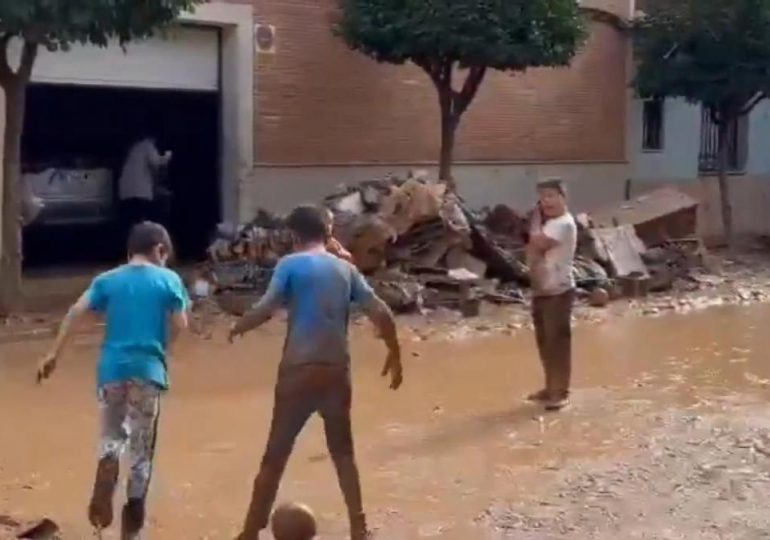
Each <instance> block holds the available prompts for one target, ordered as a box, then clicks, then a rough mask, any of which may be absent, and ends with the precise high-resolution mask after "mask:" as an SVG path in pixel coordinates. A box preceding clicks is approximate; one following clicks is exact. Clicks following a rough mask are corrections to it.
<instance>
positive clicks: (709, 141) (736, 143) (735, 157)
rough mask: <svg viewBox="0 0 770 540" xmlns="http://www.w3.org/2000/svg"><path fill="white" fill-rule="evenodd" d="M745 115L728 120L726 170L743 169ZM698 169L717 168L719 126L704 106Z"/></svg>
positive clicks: (709, 170) (713, 169)
mask: <svg viewBox="0 0 770 540" xmlns="http://www.w3.org/2000/svg"><path fill="white" fill-rule="evenodd" d="M745 120H746V119H745V117H741V118H738V119H736V120H734V121H732V122H730V126H729V127H728V129H729V135H728V139H727V141H728V148H727V170H728V171H730V172H738V171H741V170H742V169H743V164H744V162H745V158H746V152H745V142H746V138H745V133H743V131H744V129H745V127H746V122H745ZM698 169H699V170H700V171H701V172H717V171H718V170H719V126H717V124H716V122H714V120H713V119H712V118H711V114H710V113H709V111H708V109H706V108H704V109H703V112H702V118H701V131H700V155H699V156H698Z"/></svg>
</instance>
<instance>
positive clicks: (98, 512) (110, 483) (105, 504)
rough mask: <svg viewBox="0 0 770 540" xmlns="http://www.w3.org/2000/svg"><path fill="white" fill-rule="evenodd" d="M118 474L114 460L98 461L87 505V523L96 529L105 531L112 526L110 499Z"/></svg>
mask: <svg viewBox="0 0 770 540" xmlns="http://www.w3.org/2000/svg"><path fill="white" fill-rule="evenodd" d="M119 473H120V462H119V461H118V460H117V459H116V458H112V457H106V458H102V459H101V460H100V461H99V465H98V466H97V468H96V480H95V481H94V491H93V495H92V496H91V503H90V504H89V505H88V521H90V522H91V525H93V526H94V527H96V528H97V529H106V528H107V527H109V526H110V525H112V520H113V512H112V497H113V495H115V487H116V486H117V485H118V474H119Z"/></svg>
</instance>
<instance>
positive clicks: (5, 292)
mask: <svg viewBox="0 0 770 540" xmlns="http://www.w3.org/2000/svg"><path fill="white" fill-rule="evenodd" d="M0 84H1V85H2V87H3V90H4V91H5V112H6V118H5V133H4V136H3V137H4V138H3V184H2V187H3V189H2V209H3V210H2V253H0V315H8V314H9V313H12V312H13V311H16V310H18V309H19V307H20V303H21V259H22V251H21V217H22V186H21V135H22V130H23V127H24V106H25V102H26V86H27V85H26V82H22V81H20V80H18V79H11V80H8V79H1V80H0Z"/></svg>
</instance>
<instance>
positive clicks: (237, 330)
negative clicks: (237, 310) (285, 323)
mask: <svg viewBox="0 0 770 540" xmlns="http://www.w3.org/2000/svg"><path fill="white" fill-rule="evenodd" d="M280 306H281V299H280V297H279V295H278V294H276V293H275V292H274V291H272V290H271V289H268V291H267V292H266V293H265V295H264V296H263V297H262V299H261V300H260V301H259V302H258V303H257V305H255V306H254V307H253V308H252V309H251V310H250V311H249V312H248V313H246V314H245V315H244V316H243V317H241V318H240V319H238V321H237V322H236V323H235V324H234V325H233V327H232V328H231V329H230V335H229V340H230V341H231V342H232V341H233V339H235V338H236V337H238V336H242V335H243V334H245V333H246V332H250V331H251V330H254V329H256V328H259V327H260V326H262V325H263V324H265V323H266V322H267V321H269V320H270V319H271V318H272V317H273V314H274V313H275V312H276V310H277V309H278V308H279V307H280Z"/></svg>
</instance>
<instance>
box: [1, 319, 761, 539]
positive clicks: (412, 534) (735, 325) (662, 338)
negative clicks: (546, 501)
mask: <svg viewBox="0 0 770 540" xmlns="http://www.w3.org/2000/svg"><path fill="white" fill-rule="evenodd" d="M768 320H770V306H754V307H741V308H738V307H728V308H720V309H713V310H709V311H706V312H702V313H697V314H691V315H687V316H671V317H663V318H656V319H640V318H627V319H621V320H616V321H613V322H611V323H607V324H604V325H596V326H583V327H580V328H578V329H577V330H576V333H575V352H574V357H575V395H574V399H573V406H572V407H571V408H570V409H569V410H567V411H564V412H562V413H560V414H558V415H553V414H543V413H542V412H541V411H540V410H539V409H538V408H537V407H535V406H532V405H529V404H526V403H524V402H523V400H522V397H523V396H524V395H526V393H527V392H528V391H531V390H533V389H536V388H538V387H539V386H540V383H541V374H540V370H539V365H538V362H537V360H536V356H535V351H534V348H533V340H532V336H531V334H529V332H522V333H521V334H519V335H517V336H514V337H505V338H503V337H497V338H478V339H472V340H466V341H462V342H451V343H450V342H440V341H427V342H426V341H422V340H421V339H420V338H419V337H417V336H415V335H414V334H413V333H412V332H411V331H410V330H409V329H404V331H403V333H402V334H403V336H402V337H403V340H404V362H405V369H406V382H405V385H404V387H403V388H402V390H400V391H399V392H392V391H389V390H388V389H387V384H386V382H385V381H384V380H382V379H381V378H380V377H379V369H380V367H381V362H382V359H383V354H384V350H383V348H382V346H381V345H379V344H378V343H377V342H376V341H375V339H374V338H373V336H372V334H371V332H370V331H369V330H368V329H367V328H365V327H355V328H354V332H353V334H354V336H353V357H354V368H353V370H354V385H355V401H354V422H355V436H356V445H357V452H358V456H359V457H358V459H359V465H360V468H361V471H362V481H363V488H364V494H365V504H366V507H367V510H368V513H369V515H370V521H371V522H372V524H373V525H374V526H376V527H377V528H378V529H379V531H380V536H379V538H384V539H394V540H401V539H404V540H409V539H417V538H446V539H449V540H468V539H469V538H490V539H491V538H497V537H496V536H493V533H492V532H490V531H485V530H483V529H481V528H480V526H479V525H477V524H476V520H475V518H476V517H477V516H479V515H480V514H482V512H483V511H484V510H485V509H486V508H488V507H489V506H490V505H491V504H493V503H494V502H495V501H500V500H512V499H515V498H516V497H519V496H521V495H522V494H524V493H528V492H532V491H533V490H537V489H538V488H539V486H540V484H541V483H542V482H544V481H545V480H546V479H547V478H548V475H549V474H551V473H552V472H553V471H556V470H558V469H559V468H560V467H561V466H563V465H564V464H565V463H567V462H571V461H573V460H581V459H590V458H592V457H594V456H599V455H607V454H612V453H615V452H622V451H623V450H624V449H625V448H626V447H627V445H628V444H629V441H630V440H631V439H632V438H633V437H634V436H638V433H639V431H640V430H644V429H645V426H649V422H650V420H651V419H652V418H654V417H655V414H656V413H657V412H662V411H663V410H665V409H666V408H667V407H689V408H693V409H698V408H702V407H713V406H721V407H723V408H724V407H729V406H730V404H731V403H733V402H735V401H736V400H740V401H748V400H762V399H764V398H765V395H766V394H767V391H768V387H770V363H768V362H767V352H768V351H769V350H770V331H768V330H767V323H766V321H768ZM282 331H283V328H282V325H281V324H275V325H273V326H270V327H268V328H266V329H264V330H261V331H258V332H255V333H254V334H253V335H250V336H248V337H247V338H246V339H244V340H242V341H240V342H238V343H236V344H235V345H232V346H230V345H227V344H226V343H225V342H224V339H223V337H222V336H221V335H215V337H214V339H213V340H212V341H202V340H199V339H197V338H192V337H191V338H188V339H186V340H185V341H184V342H183V343H182V344H181V347H180V348H179V351H178V353H177V357H176V358H175V359H174V360H173V364H172V390H171V392H170V393H169V395H168V396H167V397H166V399H165V401H164V403H163V409H162V417H161V423H160V430H161V433H160V440H159V446H158V459H157V465H156V468H155V476H154V480H153V481H154V484H153V489H152V492H151V501H150V505H151V506H150V528H149V534H148V537H149V538H152V539H160V540H165V539H180V538H184V539H212V540H218V539H229V538H232V537H233V536H234V534H235V533H236V532H237V529H238V526H239V524H240V522H241V518H242V515H243V512H244V509H245V506H246V504H247V502H248V496H249V492H250V484H251V480H252V478H253V475H254V473H255V472H256V469H257V467H258V464H259V460H260V458H261V454H262V450H263V445H264V442H265V437H266V434H267V428H268V423H269V420H270V413H271V406H272V395H271V392H272V387H273V384H274V382H275V371H276V366H277V362H278V358H279V354H280V348H281V339H282ZM97 341H98V338H97V336H95V335H85V336H79V337H78V338H77V340H76V342H75V344H74V345H73V347H72V348H71V350H70V353H69V354H67V355H66V357H64V358H63V360H62V362H61V364H60V368H59V371H58V372H57V373H56V374H55V375H54V378H53V379H52V381H51V382H50V383H49V384H46V385H44V386H42V387H40V386H36V385H35V384H34V381H33V379H34V371H35V363H36V360H37V358H38V357H39V355H40V354H42V353H43V352H44V350H45V347H46V345H47V343H46V342H44V341H30V342H23V343H11V344H6V345H2V346H0V426H2V428H3V435H2V444H0V514H9V515H13V516H16V517H40V516H46V517H50V518H52V519H54V520H56V521H57V522H58V523H59V524H60V525H61V526H62V529H63V532H64V534H65V536H64V537H65V538H66V539H70V538H73V539H82V538H89V537H90V536H91V534H92V533H91V530H90V528H89V526H88V523H87V520H86V512H85V505H86V502H87V499H88V496H89V490H90V488H91V484H92V478H93V467H94V464H95V453H96V434H97V418H98V417H97V409H96V403H95V388H94V366H95V362H96V347H97ZM320 427H321V426H320V422H319V421H318V420H317V419H313V420H312V421H311V422H310V423H309V424H308V426H307V428H306V430H305V431H304V432H303V434H302V435H301V437H300V439H299V441H298V443H297V445H296V448H295V452H294V455H293V457H292V459H291V461H290V463H289V467H288V469H287V472H286V477H285V480H284V482H283V484H282V488H281V492H280V494H279V499H281V500H299V501H303V502H305V503H307V504H309V505H310V506H312V507H313V508H314V509H315V511H316V512H317V514H318V516H319V520H320V524H321V531H322V533H323V534H322V536H321V537H322V538H335V539H336V538H343V537H344V533H345V530H346V529H345V518H344V508H343V503H342V499H341V496H340V495H339V493H338V488H337V483H336V479H335V476H334V471H333V467H332V464H331V462H330V460H329V458H328V456H327V454H326V451H325V445H324V440H323V433H322V430H321V429H320ZM105 538H115V536H110V535H109V534H106V535H105Z"/></svg>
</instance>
